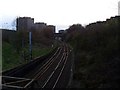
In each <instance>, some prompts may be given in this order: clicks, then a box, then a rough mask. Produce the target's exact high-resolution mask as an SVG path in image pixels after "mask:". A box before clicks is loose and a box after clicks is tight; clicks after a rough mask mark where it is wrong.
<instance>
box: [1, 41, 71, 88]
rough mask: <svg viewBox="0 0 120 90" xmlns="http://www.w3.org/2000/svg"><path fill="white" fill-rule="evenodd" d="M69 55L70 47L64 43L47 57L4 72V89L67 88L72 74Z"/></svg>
mask: <svg viewBox="0 0 120 90" xmlns="http://www.w3.org/2000/svg"><path fill="white" fill-rule="evenodd" d="M69 53H70V49H69V47H68V46H67V44H65V43H63V44H61V45H60V47H58V48H57V49H56V50H54V51H53V52H52V53H51V54H49V55H47V56H44V57H41V58H37V59H36V60H33V61H31V62H30V63H28V64H26V65H22V66H19V67H17V68H15V69H12V70H10V71H7V72H3V76H2V77H3V78H2V86H3V89H4V88H5V89H7V88H63V87H64V88H65V87H67V84H68V82H69V78H70V73H71V72H70V70H71V60H70V59H68V57H69ZM63 81H64V82H63Z"/></svg>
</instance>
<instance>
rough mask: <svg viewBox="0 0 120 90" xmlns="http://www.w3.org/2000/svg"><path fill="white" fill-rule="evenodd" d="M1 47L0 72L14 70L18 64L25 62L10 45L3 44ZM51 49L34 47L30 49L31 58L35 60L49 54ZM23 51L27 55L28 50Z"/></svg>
mask: <svg viewBox="0 0 120 90" xmlns="http://www.w3.org/2000/svg"><path fill="white" fill-rule="evenodd" d="M2 46H3V47H2V70H3V71H4V70H8V69H11V68H14V67H16V66H18V65H20V64H24V63H26V60H24V59H23V58H22V56H21V54H18V53H17V52H16V50H15V48H14V47H13V45H12V44H10V43H7V42H3V45H2ZM52 49H53V48H50V47H44V48H40V47H39V46H37V45H35V46H33V48H32V57H33V58H35V57H38V56H43V55H45V54H47V53H49V52H50V51H51V50H52ZM25 50H26V54H28V50H29V49H28V47H27V48H25ZM20 52H21V51H20ZM27 62H28V61H27Z"/></svg>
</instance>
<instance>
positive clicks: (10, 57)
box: [2, 30, 55, 70]
mask: <svg viewBox="0 0 120 90" xmlns="http://www.w3.org/2000/svg"><path fill="white" fill-rule="evenodd" d="M45 33H46V32H45V31H44V32H43V31H42V30H41V31H39V32H37V31H35V32H32V58H36V57H38V56H43V55H45V54H47V53H49V52H50V51H51V50H52V49H53V48H52V45H54V46H55V43H54V40H53V38H52V37H51V38H50V37H48V36H49V33H48V32H47V37H46V36H45ZM50 35H51V33H50ZM2 46H3V47H2V69H3V70H7V69H10V68H13V67H16V66H18V65H20V64H24V63H27V62H29V61H30V52H29V37H28V32H27V31H25V30H24V31H16V32H15V31H7V30H4V31H3V44H2Z"/></svg>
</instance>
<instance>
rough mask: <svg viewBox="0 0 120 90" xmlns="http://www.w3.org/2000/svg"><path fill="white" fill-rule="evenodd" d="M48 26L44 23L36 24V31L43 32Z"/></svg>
mask: <svg viewBox="0 0 120 90" xmlns="http://www.w3.org/2000/svg"><path fill="white" fill-rule="evenodd" d="M46 26H47V24H46V23H43V22H37V23H35V24H34V28H35V30H43V29H44V28H46Z"/></svg>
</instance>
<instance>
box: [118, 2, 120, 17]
mask: <svg viewBox="0 0 120 90" xmlns="http://www.w3.org/2000/svg"><path fill="white" fill-rule="evenodd" d="M118 15H119V16H120V1H119V2H118Z"/></svg>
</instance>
